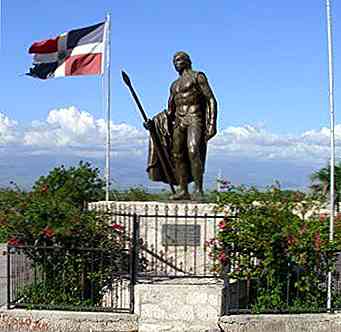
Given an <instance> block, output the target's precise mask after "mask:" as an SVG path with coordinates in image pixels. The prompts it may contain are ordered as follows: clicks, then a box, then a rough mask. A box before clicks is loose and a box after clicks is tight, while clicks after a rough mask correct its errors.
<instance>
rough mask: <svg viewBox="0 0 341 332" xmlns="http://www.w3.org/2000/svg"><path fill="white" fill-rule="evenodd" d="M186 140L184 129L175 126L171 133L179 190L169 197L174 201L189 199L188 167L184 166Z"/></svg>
mask: <svg viewBox="0 0 341 332" xmlns="http://www.w3.org/2000/svg"><path fill="white" fill-rule="evenodd" d="M186 138H187V132H186V129H185V128H181V127H180V126H176V127H175V128H174V131H173V158H174V161H175V172H176V177H177V180H178V182H179V186H180V190H179V192H177V193H176V194H175V195H172V196H171V199H174V200H187V199H190V195H189V193H188V183H187V179H188V165H187V164H186V156H185V151H186Z"/></svg>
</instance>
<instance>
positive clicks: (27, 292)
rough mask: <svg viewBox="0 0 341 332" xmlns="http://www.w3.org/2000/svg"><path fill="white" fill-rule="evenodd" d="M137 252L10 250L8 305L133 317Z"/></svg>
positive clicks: (57, 247)
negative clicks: (131, 315) (122, 314)
mask: <svg viewBox="0 0 341 332" xmlns="http://www.w3.org/2000/svg"><path fill="white" fill-rule="evenodd" d="M135 221H136V218H135ZM134 237H135V243H137V239H136V236H135V235H134ZM136 249H137V247H136V246H135V245H132V246H130V248H129V249H123V250H121V251H120V252H119V253H118V252H116V251H114V250H113V251H110V250H109V251H108V250H107V249H101V248H63V247H59V246H51V247H47V246H45V247H41V246H10V245H9V246H8V255H7V279H8V280H7V306H8V308H9V309H11V308H31V309H33V308H34V309H61V310H77V311H79V310H86V311H115V312H130V313H133V311H134V285H135V282H136V270H137V268H136V264H137V255H136Z"/></svg>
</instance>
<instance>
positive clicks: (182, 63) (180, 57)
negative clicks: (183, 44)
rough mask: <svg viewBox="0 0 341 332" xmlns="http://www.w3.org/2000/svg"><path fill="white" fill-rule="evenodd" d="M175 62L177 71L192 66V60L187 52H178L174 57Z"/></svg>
mask: <svg viewBox="0 0 341 332" xmlns="http://www.w3.org/2000/svg"><path fill="white" fill-rule="evenodd" d="M173 64H174V67H175V69H176V71H177V72H179V73H181V72H183V70H184V69H188V68H192V61H191V58H190V57H189V55H188V54H187V53H186V52H183V51H180V52H176V53H175V54H174V57H173Z"/></svg>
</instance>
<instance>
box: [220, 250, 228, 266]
mask: <svg viewBox="0 0 341 332" xmlns="http://www.w3.org/2000/svg"><path fill="white" fill-rule="evenodd" d="M218 260H219V262H220V263H221V264H223V265H225V264H226V263H227V261H228V259H227V256H226V255H225V253H224V251H221V252H220V254H219V255H218Z"/></svg>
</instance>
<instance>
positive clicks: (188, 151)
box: [167, 52, 217, 200]
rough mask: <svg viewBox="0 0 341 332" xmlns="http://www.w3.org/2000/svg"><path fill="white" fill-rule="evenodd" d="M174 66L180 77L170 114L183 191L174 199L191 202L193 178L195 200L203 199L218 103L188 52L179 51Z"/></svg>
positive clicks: (171, 103) (171, 98) (179, 178)
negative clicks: (190, 194)
mask: <svg viewBox="0 0 341 332" xmlns="http://www.w3.org/2000/svg"><path fill="white" fill-rule="evenodd" d="M173 63H174V67H175V69H176V71H177V72H178V73H179V78H178V79H177V80H175V81H174V82H173V83H172V85H171V88H170V96H169V100H168V110H167V114H168V116H169V117H170V118H171V119H172V120H173V124H174V126H173V135H172V137H173V143H172V144H173V146H172V156H173V160H174V164H175V173H176V178H177V182H178V183H179V186H180V191H179V192H178V193H176V194H175V195H173V196H172V199H176V200H177V199H179V200H186V199H190V196H189V193H188V183H189V182H191V179H193V181H194V192H193V199H201V198H202V196H203V174H204V170H205V159H206V144H207V141H208V140H209V139H211V138H212V137H213V136H214V135H215V134H216V132H217V127H216V122H217V121H216V119H217V102H216V99H215V97H214V95H213V92H212V90H211V88H210V86H209V84H208V81H207V79H206V76H205V74H204V73H202V72H197V71H194V70H192V62H191V59H190V57H189V55H188V54H187V53H185V52H177V53H176V54H175V55H174V58H173Z"/></svg>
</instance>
